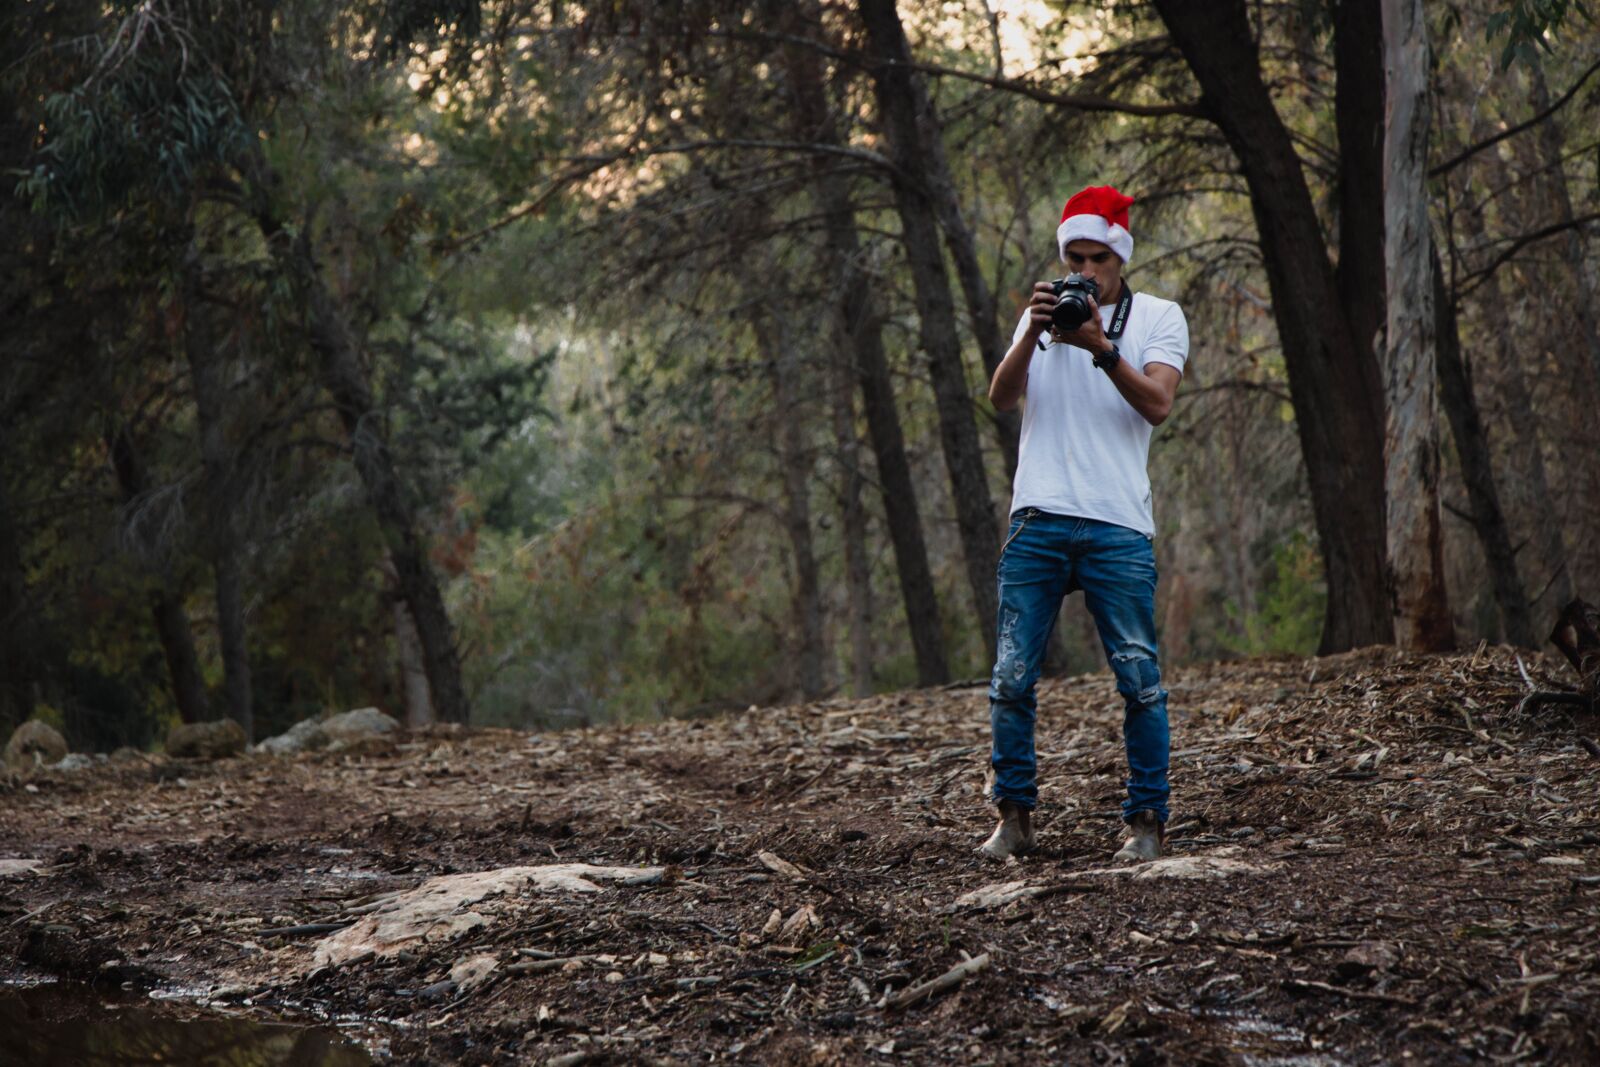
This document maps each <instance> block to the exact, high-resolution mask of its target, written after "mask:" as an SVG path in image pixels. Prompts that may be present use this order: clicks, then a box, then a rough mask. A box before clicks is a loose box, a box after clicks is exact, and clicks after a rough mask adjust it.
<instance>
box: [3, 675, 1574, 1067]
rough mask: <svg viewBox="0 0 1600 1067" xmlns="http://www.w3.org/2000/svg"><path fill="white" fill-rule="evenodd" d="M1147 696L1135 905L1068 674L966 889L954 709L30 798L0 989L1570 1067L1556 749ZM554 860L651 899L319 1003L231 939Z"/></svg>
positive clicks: (440, 1034)
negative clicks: (1008, 832)
mask: <svg viewBox="0 0 1600 1067" xmlns="http://www.w3.org/2000/svg"><path fill="white" fill-rule="evenodd" d="M1525 660H1526V661H1527V663H1528V670H1529V671H1530V673H1531V674H1532V676H1533V679H1534V681H1536V682H1538V683H1540V685H1541V686H1544V685H1545V684H1546V683H1547V682H1557V683H1561V682H1566V683H1570V681H1571V678H1572V676H1571V674H1570V671H1568V670H1567V668H1565V667H1564V666H1560V665H1558V664H1557V662H1556V661H1554V660H1551V659H1541V658H1538V657H1534V658H1532V659H1527V658H1526V657H1525ZM1166 681H1167V685H1168V687H1169V689H1170V691H1171V694H1172V695H1171V700H1170V703H1171V708H1172V714H1173V756H1174V759H1173V773H1172V784H1173V789H1174V801H1173V818H1172V822H1171V823H1170V824H1169V830H1170V833H1171V840H1170V842H1169V845H1170V851H1171V855H1172V856H1173V857H1176V859H1177V860H1178V861H1182V862H1174V863H1169V864H1166V865H1165V866H1164V867H1162V868H1161V869H1159V870H1157V869H1148V870H1145V871H1144V872H1143V873H1142V874H1141V875H1139V876H1134V875H1130V874H1128V873H1126V872H1122V873H1119V872H1117V871H1115V870H1107V869H1106V868H1107V866H1108V861H1109V857H1110V854H1111V852H1112V851H1113V850H1114V848H1115V847H1116V845H1117V840H1118V832H1119V829H1120V824H1119V821H1118V819H1117V803H1118V801H1119V799H1120V796H1121V778H1122V775H1123V758H1122V751H1121V742H1120V730H1119V727H1120V718H1121V711H1120V703H1119V701H1118V698H1117V697H1116V694H1115V692H1114V691H1113V689H1112V683H1111V680H1110V678H1109V676H1108V675H1106V674H1099V675H1090V676H1085V677H1080V678H1074V679H1067V680H1060V681H1047V682H1045V683H1044V684H1043V686H1042V689H1041V698H1040V727H1039V751H1040V763H1041V767H1040V785H1041V794H1042V795H1041V802H1040V810H1039V825H1040V845H1041V848H1040V850H1039V851H1038V852H1037V853H1035V854H1033V855H1031V856H1029V857H1028V858H1027V859H1025V860H1023V861H1022V862H1020V863H1017V862H1013V863H1011V864H1008V865H1005V866H1001V865H996V864H993V863H987V862H984V861H982V860H981V859H980V858H979V857H978V856H977V855H976V854H975V853H974V851H973V849H974V846H975V845H976V844H977V843H978V841H980V840H981V839H982V837H983V836H984V835H985V833H986V831H987V830H988V828H989V822H990V818H991V816H990V815H989V811H988V809H987V807H986V806H985V805H984V804H983V802H982V799H981V796H980V790H981V788H982V767H983V762H984V759H985V757H986V754H987V734H988V715H987V701H986V698H985V693H984V690H983V689H982V688H981V687H965V688H961V687H957V688H949V689H941V690H923V691H916V692H909V693H902V694H892V695H887V696H880V697H875V698H872V699H868V700H861V701H851V700H844V699H837V700H831V701H824V702H822V703H818V704H811V705H805V706H796V707H787V708H763V709H751V710H750V711H749V712H747V713H744V714H741V715H736V716H731V717H728V718H726V719H721V720H715V721H687V722H684V721H672V722H666V723H660V724H652V725H648V726H637V727H626V728H610V729H592V730H582V731H572V732H566V733H559V734H538V735H535V734H523V733H516V732H511V731H505V730H448V729H435V730H430V731H427V732H423V733H416V734H410V735H405V736H403V737H402V738H401V740H400V742H399V743H398V744H388V745H378V746H375V747H371V748H369V749H367V750H365V751H362V752H359V753H357V752H344V753H319V754H313V755H309V756H302V757H295V758H279V759H267V758H255V757H252V758H245V759H233V760H222V761H217V762H212V763H184V764H180V763H175V762H170V761H167V760H165V759H161V758H152V759H143V758H141V759H135V760H131V761H125V762H121V763H112V764H109V765H105V766H102V767H100V768H97V769H89V770H83V771H76V772H72V773H51V772H48V771H47V772H43V773H39V774H36V775H34V776H33V777H31V778H29V779H27V780H25V781H24V780H12V781H10V782H8V783H6V784H4V785H3V786H0V858H36V859H41V860H43V866H42V867H40V868H39V869H38V870H37V871H33V872H19V873H14V874H11V875H7V876H4V877H0V977H6V978H11V979H17V978H22V977H26V976H30V975H32V976H38V975H42V974H54V975H58V976H62V977H66V978H74V979H94V980H99V981H104V982H108V983H123V982H128V983H132V984H133V986H134V987H135V988H156V989H161V990H165V991H166V992H168V993H177V994H179V995H180V1000H181V1001H182V1002H186V1003H188V1004H189V1005H191V1007H193V1006H202V1005H203V1006H206V1007H207V1008H208V1010H210V1011H221V1012H226V1013H231V1014H245V1015H250V1014H253V1015H256V1016H259V1017H262V1018H272V1019H293V1020H307V1021H317V1022H324V1023H326V1022H330V1021H331V1022H334V1023H337V1024H338V1025H339V1027H340V1028H341V1029H342V1030H344V1031H345V1032H346V1033H349V1034H350V1035H351V1036H353V1037H354V1038H356V1039H357V1040H360V1041H362V1042H363V1043H364V1044H365V1045H366V1046H367V1047H368V1048H370V1049H372V1050H373V1052H374V1053H375V1054H376V1055H377V1056H378V1057H379V1058H380V1059H384V1060H392V1062H397V1063H461V1064H489V1063H529V1062H535V1063H537V1062H553V1063H563V1064H574V1063H630V1064H632V1063H678V1064H686V1063H706V1062H717V1063H723V1062H728V1063H763V1064H819V1065H820V1064H844V1063H874V1062H881V1063H893V1062H909V1063H916V1064H956V1063H959V1064H978V1063H995V1064H1001V1063H1004V1064H1013V1063H1014V1064H1022V1063H1040V1062H1072V1063H1139V1064H1158V1063H1214V1064H1234V1063H1238V1064H1294V1065H1305V1067H1314V1065H1324V1064H1357V1063H1374V1062H1397V1061H1403V1060H1408V1059H1409V1060H1412V1061H1415V1062H1429V1063H1437V1062H1481V1061H1493V1062H1497V1063H1510V1062H1516V1061H1522V1060H1526V1061H1532V1062H1541V1063H1550V1062H1555V1063H1596V1062H1600V956H1597V940H1596V934H1597V930H1600V853H1597V851H1596V845H1597V844H1600V817H1597V816H1596V814H1595V810H1594V805H1595V784H1596V778H1597V776H1596V771H1597V770H1600V760H1597V759H1596V758H1595V757H1592V756H1591V755H1590V754H1589V753H1588V751H1587V750H1586V749H1585V748H1584V747H1583V746H1582V745H1580V744H1579V738H1580V736H1592V735H1593V733H1594V732H1595V729H1596V725H1597V724H1596V723H1595V722H1593V721H1587V720H1584V721H1574V719H1573V718H1572V717H1570V716H1569V715H1568V714H1566V713H1565V712H1563V711H1561V710H1557V709H1551V710H1546V711H1543V712H1539V713H1538V714H1537V715H1535V716H1526V717H1524V716H1519V715H1518V713H1517V710H1516V709H1517V702H1518V699H1519V697H1520V696H1521V694H1522V693H1523V692H1524V690H1525V688H1526V683H1525V682H1524V680H1523V678H1522V675H1521V674H1520V672H1519V669H1518V666H1517V664H1516V662H1515V661H1514V659H1513V656H1512V654H1511V653H1510V652H1509V651H1508V650H1503V649H1493V648H1490V649H1480V650H1478V651H1477V652H1475V653H1470V654H1463V655H1459V656H1453V657H1420V656H1403V655H1399V654H1396V653H1394V652H1392V651H1389V650H1385V649H1371V650H1364V651H1362V652H1357V653H1351V654H1348V655H1345V656H1339V657H1329V658H1324V659H1315V660H1298V659H1282V660H1267V661H1259V660H1258V661H1250V662H1245V663H1234V664H1224V665H1209V666H1204V665H1203V666H1196V667H1188V668H1183V669H1179V670H1177V671H1175V672H1172V674H1171V676H1170V677H1168V678H1167V679H1166ZM580 862H581V863H590V864H600V865H611V866H626V867H649V866H661V867H664V868H665V871H664V873H663V874H662V875H661V876H660V877H649V876H647V877H643V878H636V879H633V882H634V883H635V884H627V883H626V882H624V883H612V882H607V883H604V885H603V888H601V889H600V890H599V891H598V892H590V893H578V892H568V891H559V890H558V891H552V892H541V891H537V890H535V889H528V890H525V891H519V892H515V893H511V894H507V895H503V896H501V897H500V898H497V899H493V900H488V901H485V902H482V903H481V904H480V905H474V906H473V907H474V908H475V909H476V910H477V912H478V914H479V915H480V916H481V917H482V919H483V922H481V923H480V924H478V925H476V926H474V927H473V928H471V929H468V930H466V931H465V932H464V933H460V934H459V935H457V936H455V937H453V938H446V937H435V938H433V939H431V940H425V941H419V942H417V943H415V944H412V945H410V946H408V947H406V948H404V949H403V950H402V951H398V952H396V953H394V954H391V955H383V954H379V955H377V956H368V957H366V958H357V959H355V960H352V961H349V962H344V963H340V964H337V965H325V966H317V965H316V963H315V962H314V959H313V957H314V953H315V952H316V949H317V946H318V944H319V941H320V939H321V938H323V937H328V936H334V934H333V933H332V931H330V930H329V929H314V930H311V931H305V930H293V929H291V930H289V932H287V933H272V932H269V931H282V930H284V929H285V928H294V927H300V926H305V925H308V924H323V925H324V926H326V927H332V926H335V925H336V924H346V923H349V922H351V921H353V920H358V919H359V918H360V917H361V916H363V915H371V914H372V913H373V912H374V911H375V910H379V911H381V909H382V908H383V907H384V902H385V901H386V900H388V899H389V898H388V897H387V896H386V894H394V893H395V892H397V891H404V890H410V889H413V888H415V887H417V886H419V885H421V884H423V883H424V882H425V881H426V880H427V879H429V878H433V877H436V876H440V875H450V874H458V873H462V872H472V871H486V870H491V869H495V868H502V867H508V866H517V867H534V866H540V865H545V864H563V863H580ZM808 909H809V910H808ZM984 954H987V964H988V965H987V966H986V967H982V968H981V969H977V968H973V971H974V973H972V974H970V975H969V976H967V977H966V978H965V980H964V981H962V982H960V983H959V984H958V985H957V986H955V987H954V988H953V989H950V990H948V991H944V992H942V993H940V994H938V995H935V996H933V997H931V998H929V999H924V1000H921V1001H919V1002H916V1003H913V1004H910V1005H907V1006H904V1007H897V1006H895V1005H894V1004H893V1003H886V1002H885V995H886V994H887V995H888V996H889V997H893V996H894V994H895V993H896V992H897V991H902V990H905V989H907V988H908V987H911V986H915V985H916V984H917V983H920V982H922V981H924V980H926V979H930V978H933V977H936V976H938V975H940V974H942V973H944V972H945V971H947V970H949V969H950V968H952V967H954V966H957V965H959V964H962V963H963V962H964V961H965V960H967V958H968V957H969V956H970V957H980V956H983V955H984ZM478 957H491V959H490V960H488V961H479V966H480V967H492V968H493V970H492V971H489V973H488V974H487V977H484V978H482V979H481V980H478V981H476V982H474V981H473V979H472V977H471V975H470V974H469V973H468V971H469V970H470V969H462V968H458V969H457V974H456V979H455V980H452V979H451V970H452V967H455V966H456V965H457V964H460V963H462V962H463V961H467V960H473V959H475V958H478ZM552 961H553V962H552ZM562 961H566V962H562Z"/></svg>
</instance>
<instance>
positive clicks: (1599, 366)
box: [1528, 63, 1600, 396]
mask: <svg viewBox="0 0 1600 1067" xmlns="http://www.w3.org/2000/svg"><path fill="white" fill-rule="evenodd" d="M1528 79H1529V94H1528V95H1529V100H1528V102H1529V104H1530V105H1531V106H1532V107H1533V109H1534V111H1535V113H1538V112H1541V111H1543V110H1545V109H1546V108H1548V107H1549V106H1550V89H1549V87H1548V86H1546V85H1545V81H1544V68H1543V67H1542V66H1541V65H1540V64H1538V63H1530V64H1529V65H1528ZM1591 99H1592V97H1591ZM1539 151H1540V154H1541V155H1543V156H1544V165H1545V167H1547V168H1548V170H1547V171H1546V172H1545V173H1546V177H1545V179H1544V182H1543V183H1542V184H1543V185H1544V187H1545V190H1546V198H1547V202H1548V203H1549V204H1550V206H1551V207H1552V208H1553V209H1554V213H1555V217H1554V218H1552V219H1550V220H1549V221H1550V222H1559V223H1570V222H1572V219H1573V211H1572V195H1571V193H1570V192H1569V191H1568V190H1567V171H1566V165H1565V164H1564V163H1563V162H1562V158H1563V157H1564V156H1565V155H1566V138H1565V137H1564V136H1563V135H1562V132H1561V124H1560V122H1559V121H1558V120H1556V119H1553V118H1552V119H1546V120H1545V121H1544V122H1541V123H1540V124H1539ZM1530 221H1531V220H1530ZM1556 241H1557V246H1558V247H1559V248H1560V250H1561V259H1562V262H1563V263H1564V264H1565V265H1566V268H1567V271H1568V273H1569V274H1570V275H1571V278H1572V286H1573V293H1574V296H1575V297H1576V300H1575V301H1574V303H1575V305H1576V306H1575V310H1576V312H1577V322H1578V329H1579V338H1580V341H1581V343H1582V345H1583V351H1584V352H1585V353H1586V354H1587V355H1588V357H1589V375H1590V393H1591V395H1594V396H1600V306H1597V305H1600V302H1597V301H1596V300H1595V293H1596V292H1600V289H1597V288H1596V285H1595V277H1594V271H1592V270H1591V269H1590V267H1589V259H1588V257H1587V256H1586V255H1585V254H1584V245H1583V231H1582V230H1580V229H1578V228H1577V227H1572V226H1569V227H1568V229H1567V230H1566V231H1565V232H1563V233H1562V234H1561V235H1560V236H1559V237H1557V238H1556Z"/></svg>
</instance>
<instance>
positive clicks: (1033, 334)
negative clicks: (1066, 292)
mask: <svg viewBox="0 0 1600 1067" xmlns="http://www.w3.org/2000/svg"><path fill="white" fill-rule="evenodd" d="M1055 310H1056V294H1055V290H1054V289H1053V288H1052V287H1051V285H1050V283H1049V282H1034V283H1033V299H1032V300H1030V301H1029V302H1028V337H1029V339H1030V340H1032V341H1033V342H1034V343H1038V340H1039V338H1040V337H1043V336H1044V335H1045V334H1046V333H1048V332H1049V330H1050V316H1051V315H1053V314H1055Z"/></svg>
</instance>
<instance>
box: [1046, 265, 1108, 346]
mask: <svg viewBox="0 0 1600 1067" xmlns="http://www.w3.org/2000/svg"><path fill="white" fill-rule="evenodd" d="M1050 291H1051V292H1052V293H1054V294H1055V295H1056V308H1055V311H1053V312H1051V314H1050V329H1051V331H1052V332H1054V333H1065V332H1067V331H1068V330H1076V329H1077V328H1078V327H1079V326H1082V325H1083V324H1084V323H1086V322H1088V321H1089V316H1090V315H1092V314H1093V312H1092V311H1090V310H1089V298H1090V297H1093V298H1094V299H1095V300H1099V299H1100V287H1099V286H1098V285H1096V284H1095V281H1094V279H1093V278H1085V277H1084V276H1083V275H1081V274H1069V275H1067V276H1066V277H1065V278H1057V279H1056V280H1055V281H1053V282H1051V283H1050Z"/></svg>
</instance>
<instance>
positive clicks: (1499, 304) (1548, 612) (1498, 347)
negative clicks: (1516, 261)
mask: <svg viewBox="0 0 1600 1067" xmlns="http://www.w3.org/2000/svg"><path fill="white" fill-rule="evenodd" d="M1479 136H1482V133H1481V131H1478V130H1476V129H1475V130H1474V132H1473V137H1474V138H1477V137H1479ZM1486 155H1487V156H1488V158H1487V159H1486V160H1485V167H1486V170H1487V174H1486V178H1487V184H1488V186H1489V187H1491V188H1496V189H1504V188H1507V187H1509V185H1510V181H1511V179H1510V176H1509V174H1508V173H1507V170H1508V168H1507V167H1506V166H1505V165H1504V163H1502V162H1501V161H1500V159H1499V157H1497V156H1494V155H1493V154H1492V153H1486ZM1530 199H1531V198H1530ZM1456 217H1457V219H1458V220H1459V221H1460V223H1461V230H1462V236H1463V238H1465V241H1466V244H1467V245H1468V246H1469V247H1478V248H1482V247H1485V246H1486V242H1487V239H1486V237H1485V226H1484V221H1483V208H1482V205H1481V202H1476V203H1475V202H1472V201H1469V204H1468V209H1467V210H1465V211H1462V212H1461V213H1460V214H1459V215H1457V216H1456ZM1521 273H1522V275H1523V280H1522V282H1521V283H1520V286H1521V288H1522V289H1523V291H1524V292H1534V291H1536V288H1537V284H1538V283H1537V281H1536V280H1535V278H1534V277H1533V275H1532V273H1531V272H1528V271H1526V270H1525V269H1524V270H1523V271H1522V272H1521ZM1511 277H1512V275H1511V274H1509V273H1507V272H1498V273H1496V274H1495V275H1494V276H1493V277H1492V278H1490V279H1489V281H1488V282H1487V283H1485V292H1486V295H1485V297H1484V305H1485V309H1486V313H1487V315H1488V318H1489V322H1490V324H1491V325H1490V326H1489V327H1488V329H1487V333H1489V334H1490V335H1492V336H1493V337H1494V346H1495V347H1494V358H1493V359H1492V360H1490V361H1489V363H1488V368H1489V371H1490V373H1491V374H1492V375H1493V378H1492V379H1491V381H1492V383H1493V385H1494V386H1495V390H1494V391H1495V395H1497V396H1498V397H1499V399H1500V401H1501V403H1503V404H1504V405H1505V415H1506V421H1507V423H1508V424H1509V426H1510V430H1511V433H1510V434H1509V438H1510V442H1509V443H1510V447H1509V450H1508V451H1509V456H1510V462H1511V467H1512V472H1513V474H1512V477H1511V478H1510V479H1508V480H1507V481H1506V482H1504V483H1503V486H1504V488H1505V489H1506V490H1507V494H1506V495H1507V496H1508V497H1509V498H1510V500H1511V503H1512V508H1511V513H1512V514H1513V515H1514V516H1517V517H1518V519H1519V520H1520V523H1521V525H1522V528H1523V529H1525V530H1526V531H1527V537H1526V538H1525V543H1526V544H1527V546H1528V548H1529V550H1530V551H1529V552H1527V554H1525V555H1524V556H1523V564H1522V566H1521V567H1519V570H1521V571H1522V572H1523V573H1526V574H1528V575H1530V583H1529V585H1528V586H1527V588H1528V590H1529V592H1530V594H1531V596H1530V597H1529V599H1530V600H1531V601H1532V604H1531V607H1530V612H1531V615H1532V618H1533V619H1535V620H1538V619H1549V618H1554V617H1555V614H1556V612H1557V611H1559V610H1560V608H1561V605H1563V604H1565V603H1567V602H1568V601H1569V600H1571V599H1572V595H1573V594H1572V577H1571V571H1570V569H1569V566H1568V563H1567V548H1566V543H1565V542H1564V541H1563V539H1562V536H1561V518H1560V515H1559V514H1558V513H1557V510H1556V506H1555V495H1554V493H1553V492H1552V491H1551V485H1550V480H1549V478H1548V476H1547V475H1546V473H1545V466H1544V449H1543V446H1542V444H1541V438H1542V437H1543V436H1544V434H1542V433H1541V432H1540V431H1541V429H1542V426H1541V420H1540V419H1539V418H1538V417H1537V416H1536V415H1535V413H1534V406H1533V396H1532V394H1531V393H1530V391H1529V387H1528V379H1527V376H1526V375H1527V372H1528V370H1529V368H1530V367H1533V368H1535V369H1537V366H1538V364H1537V362H1536V361H1530V359H1529V349H1528V347H1527V345H1526V343H1525V341H1524V338H1525V337H1527V336H1529V334H1528V333H1527V331H1526V330H1525V329H1524V328H1522V324H1521V323H1518V322H1517V321H1515V319H1516V316H1517V315H1518V314H1519V313H1520V312H1523V311H1524V310H1525V309H1524V308H1523V307H1522V304H1523V301H1521V300H1519V299H1518V297H1517V296H1516V295H1515V293H1514V290H1515V289H1516V288H1517V285H1514V284H1510V283H1509V279H1510V278H1511ZM1543 314H1544V309H1543V308H1540V309H1538V310H1537V311H1536V312H1535V316H1536V317H1535V321H1539V317H1540V316H1542V315H1543ZM1530 557H1531V559H1532V560H1533V561H1534V562H1528V561H1529V559H1530ZM1541 572H1542V573H1543V574H1545V575H1547V577H1545V578H1543V579H1538V578H1537V577H1535V576H1537V575H1538V574H1540V573H1541Z"/></svg>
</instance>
